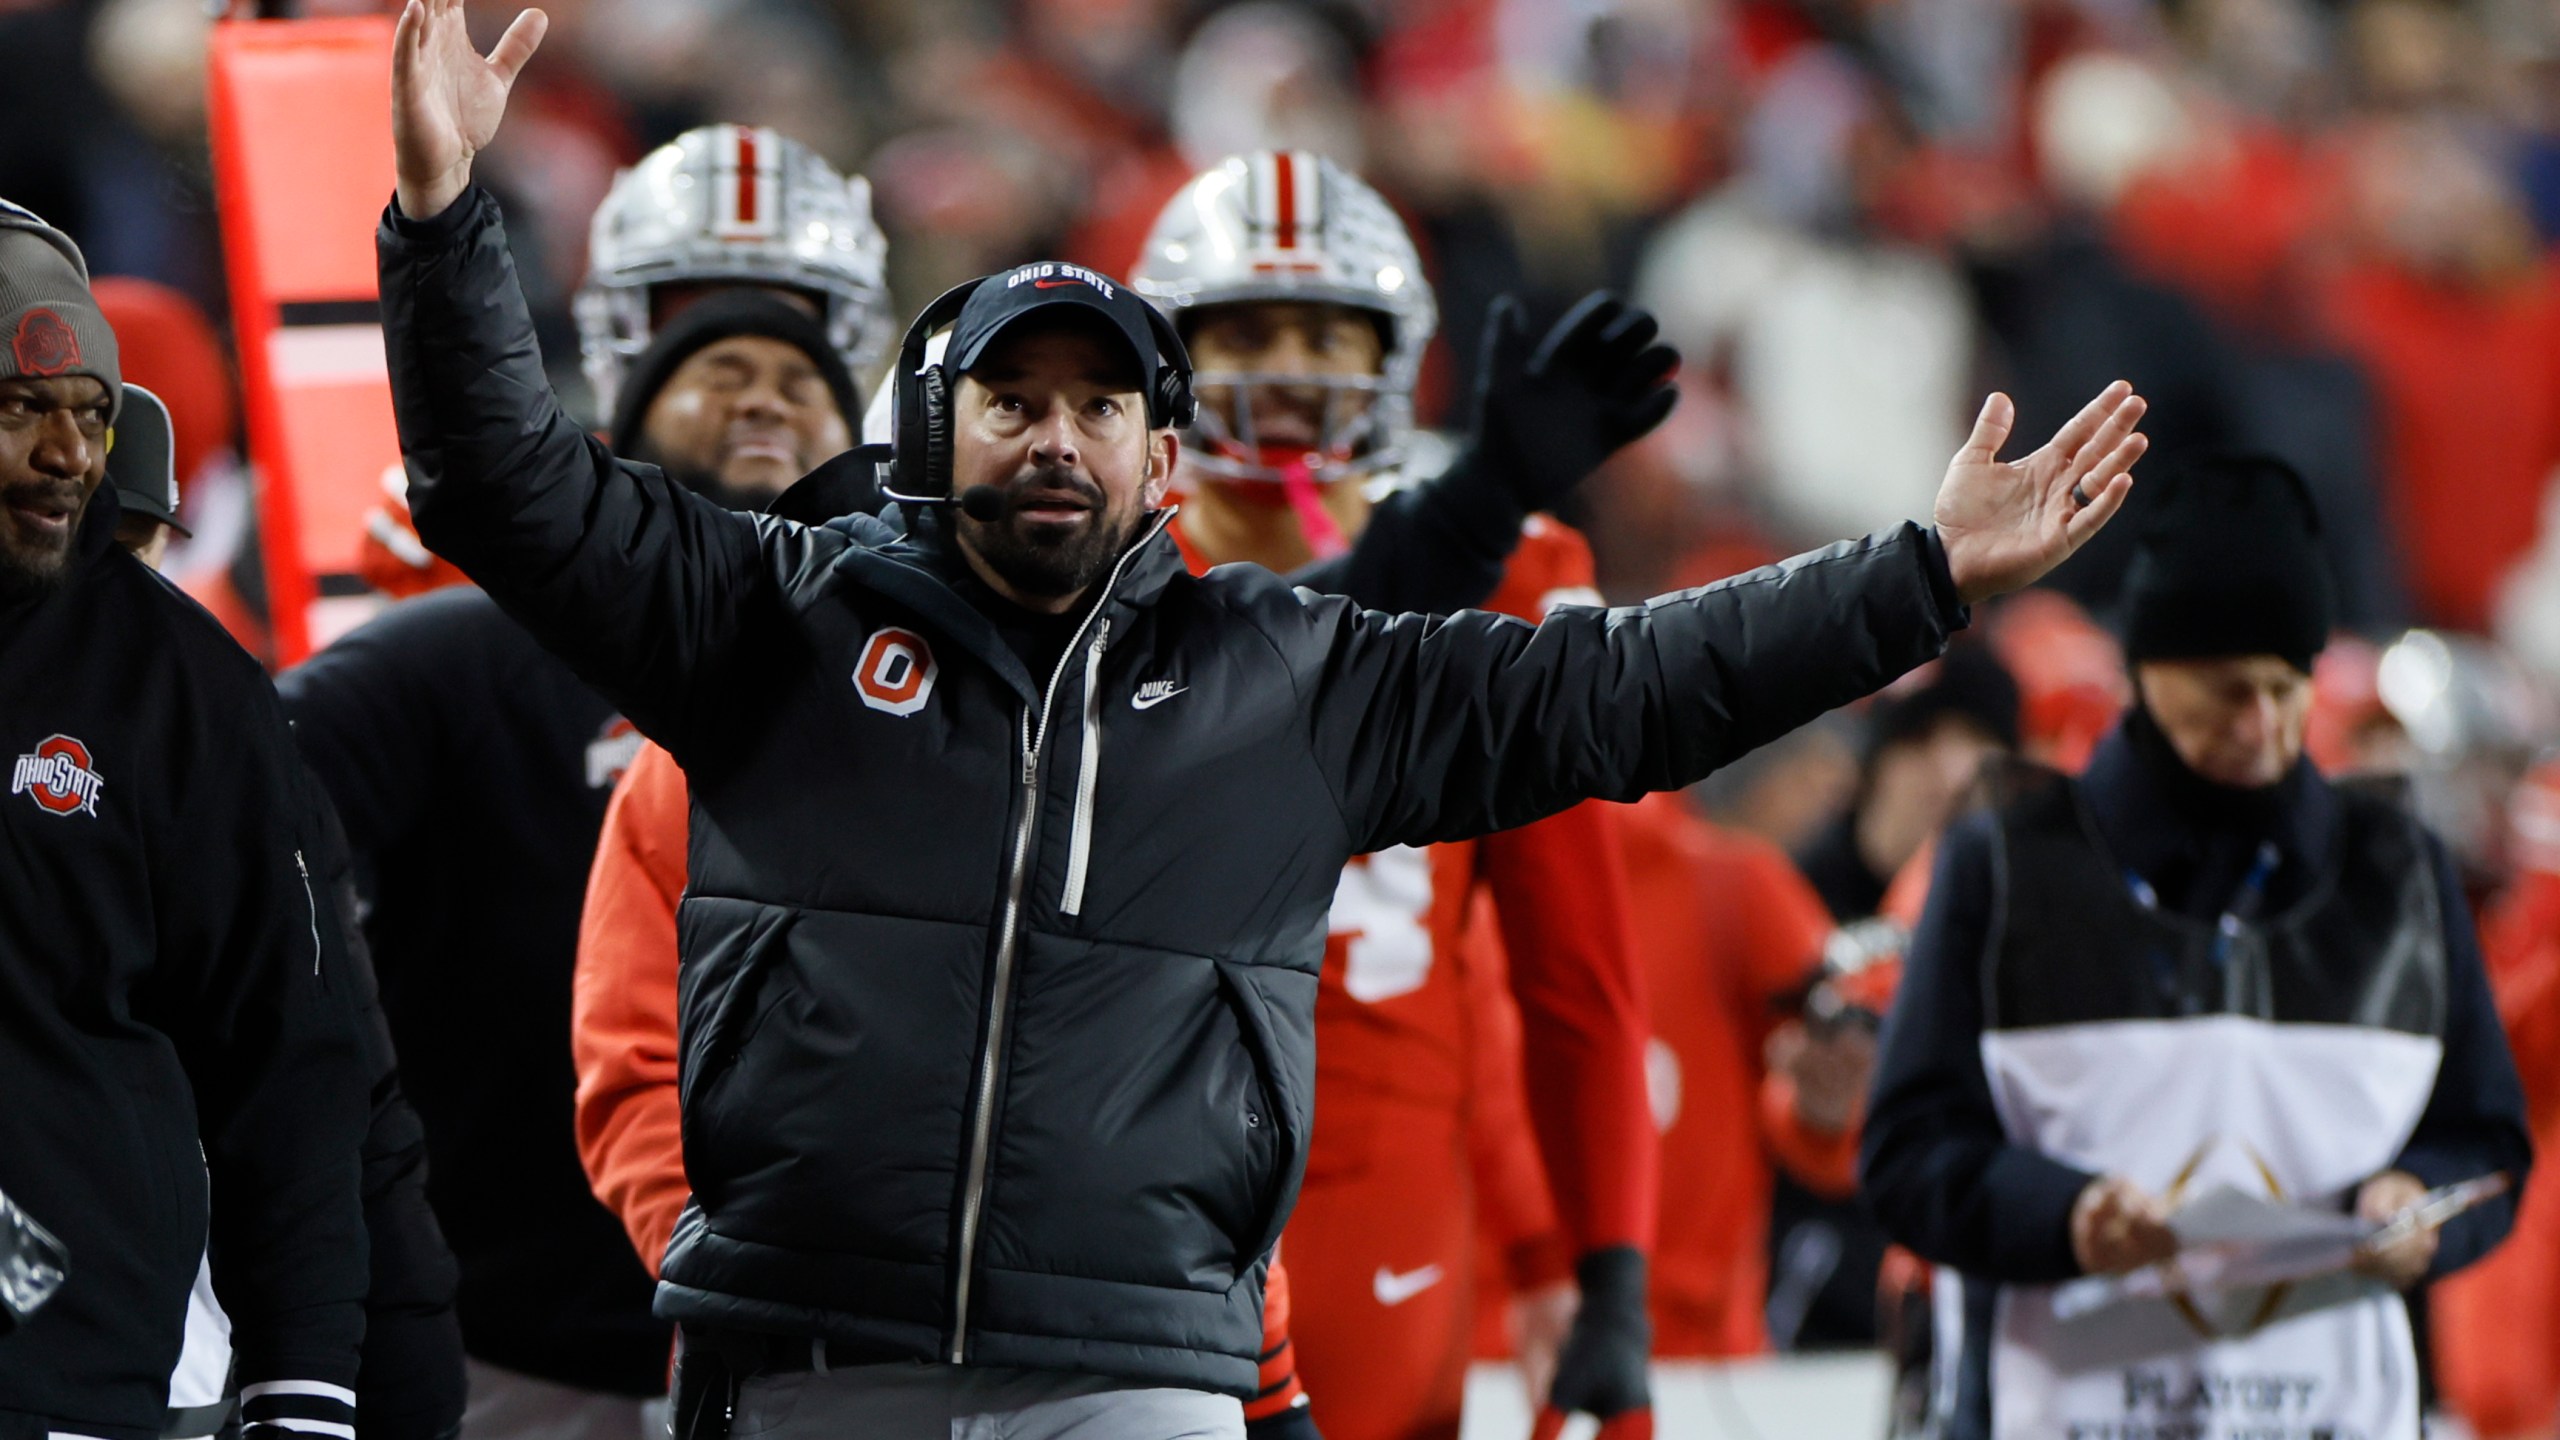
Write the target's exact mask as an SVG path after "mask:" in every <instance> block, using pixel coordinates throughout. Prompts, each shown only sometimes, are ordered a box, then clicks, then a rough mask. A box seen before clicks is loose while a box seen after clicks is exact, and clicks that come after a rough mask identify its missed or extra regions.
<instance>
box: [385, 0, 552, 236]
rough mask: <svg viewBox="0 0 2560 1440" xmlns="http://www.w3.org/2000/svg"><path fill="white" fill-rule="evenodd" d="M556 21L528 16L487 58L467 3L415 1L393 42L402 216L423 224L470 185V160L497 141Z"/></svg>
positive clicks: (394, 144) (394, 134) (535, 13)
mask: <svg viewBox="0 0 2560 1440" xmlns="http://www.w3.org/2000/svg"><path fill="white" fill-rule="evenodd" d="M550 28H551V18H550V17H549V16H547V15H545V14H543V13H542V12H541V11H539V10H527V11H525V12H524V13H523V14H521V15H518V16H517V17H516V18H515V23H514V24H512V25H509V26H508V27H507V33H506V34H504V35H501V36H499V37H498V43H497V46H496V48H494V49H492V50H491V51H490V52H489V54H488V58H486V59H483V58H481V55H480V52H479V51H477V50H475V49H473V48H472V46H471V33H470V31H469V30H468V29H466V28H465V27H464V25H463V19H462V0H409V3H408V4H407V5H405V6H403V7H402V8H401V11H400V29H399V32H398V33H397V34H396V35H395V36H394V37H393V38H392V41H391V148H392V150H393V152H394V154H395V157H396V159H395V165H396V172H395V173H396V175H397V179H398V185H399V195H400V213H402V214H403V215H406V216H408V217H409V218H410V219H412V220H424V219H426V218H428V217H429V216H432V215H437V214H440V213H442V212H443V210H444V208H445V207H446V206H448V205H450V204H452V203H453V202H454V200H455V199H456V198H458V197H459V196H460V195H461V194H462V192H463V191H464V190H465V189H467V188H469V186H470V184H471V158H472V157H473V156H475V155H477V154H479V153H480V150H481V147H482V146H485V145H487V144H488V143H489V142H490V140H492V139H494V138H495V137H496V136H497V133H498V122H499V121H500V120H501V119H503V118H505V116H506V113H507V92H508V91H509V90H512V89H514V88H515V83H516V75H517V74H518V72H520V71H522V70H523V69H524V62H526V61H527V60H530V59H532V58H533V52H534V51H535V50H536V49H537V48H539V47H540V46H541V44H542V35H543V32H544V31H546V30H548V29H550Z"/></svg>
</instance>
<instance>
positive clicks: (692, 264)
mask: <svg viewBox="0 0 2560 1440" xmlns="http://www.w3.org/2000/svg"><path fill="white" fill-rule="evenodd" d="M888 254H889V242H888V238H887V237H886V236H884V235H882V234H881V233H880V227H879V225H878V224H877V223H875V222H874V221H873V220H872V218H871V184H870V182H869V181H867V180H865V179H863V178H862V177H861V176H859V175H855V176H851V177H847V176H843V175H839V174H837V173H836V172H835V170H834V168H833V167H831V166H830V165H828V164H827V162H826V161H825V160H824V159H822V158H820V157H819V155H818V152H817V151H815V150H812V149H810V148H809V147H808V146H806V145H803V144H801V143H800V142H799V141H797V140H793V139H791V138H789V137H787V136H785V135H782V134H781V133H779V132H777V131H775V130H773V129H770V128H768V127H764V126H754V125H705V126H702V127H700V128H698V129H694V130H688V131H686V132H685V133H683V134H682V135H679V136H677V137H676V138H675V139H674V140H671V141H669V142H668V143H666V144H664V145H661V146H659V147H658V148H657V149H655V150H652V151H650V152H649V153H648V155H646V156H644V157H643V158H642V159H641V161H640V163H639V164H637V165H634V166H632V167H631V168H630V169H627V170H625V171H623V172H622V173H621V174H620V175H618V176H616V177H615V178H614V182H613V189H612V190H611V191H610V192H609V193H608V194H607V195H606V196H605V199H604V204H602V205H600V206H598V207H597V208H596V216H595V222H594V224H593V226H592V227H591V229H590V230H589V232H588V239H587V278H586V281H585V283H584V284H582V285H580V286H579V287H578V294H577V298H576V300H575V302H574V305H573V309H574V311H575V313H576V316H577V321H578V347H579V350H580V351H581V353H582V356H583V360H584V365H585V370H586V376H587V383H588V384H589V385H590V386H591V387H592V388H593V389H594V391H595V395H596V413H598V414H600V415H610V414H612V413H613V407H614V402H615V400H616V398H617V394H618V392H619V391H620V389H621V384H622V377H623V375H624V373H625V372H626V371H627V370H629V368H630V366H631V362H632V361H633V360H635V359H636V358H638V357H639V355H640V352H641V351H643V350H646V349H648V348H649V340H650V336H651V332H652V328H653V327H652V325H651V318H650V297H651V292H652V291H653V290H655V289H656V287H658V286H660V285H669V284H713V285H718V284H734V285H768V286H775V287H780V288H787V289H793V290H799V291H804V292H806V293H808V294H809V295H810V296H811V297H812V298H814V299H816V300H817V301H818V302H819V303H820V305H821V306H822V307H823V308H822V311H821V314H820V317H819V318H820V320H821V321H822V322H823V323H824V324H825V326H826V330H827V339H828V341H829V342H830V343H831V344H833V345H834V346H835V348H836V351H837V353H838V354H840V355H842V356H843V357H844V363H845V368H846V369H848V370H850V371H851V372H852V373H853V374H854V376H855V377H856V378H857V379H858V380H868V379H869V378H870V377H872V376H874V375H877V374H878V373H879V368H880V362H881V360H882V358H883V357H884V356H885V355H886V354H887V353H888V348H889V344H890V342H891V341H892V340H894V339H895V338H896V336H897V327H896V323H895V317H893V316H892V315H891V314H890V313H889V287H888V280H887V263H888ZM846 418H847V419H852V418H853V417H851V416H847V417H846Z"/></svg>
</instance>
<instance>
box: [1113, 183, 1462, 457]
mask: <svg viewBox="0 0 2560 1440" xmlns="http://www.w3.org/2000/svg"><path fill="white" fill-rule="evenodd" d="M1129 283H1130V284H1131V286H1133V287H1134V288H1135V289H1136V290H1137V291H1138V293H1139V294H1141V295H1144V296H1146V297H1147V298H1148V299H1150V300H1153V301H1154V302H1155V303H1156V304H1157V305H1158V306H1160V307H1162V308H1163V309H1164V310H1165V311H1166V313H1168V314H1169V315H1171V316H1172V317H1173V319H1174V322H1175V323H1176V324H1178V325H1179V324H1183V323H1184V319H1185V316H1186V314H1187V313H1188V312H1194V311H1198V310H1201V309H1204V308H1207V307H1210V306H1216V305H1231V304H1240V303H1246V302H1254V301H1273V300H1277V301H1303V302H1308V303H1317V304H1335V305H1344V306H1348V307H1351V308H1353V309H1356V310H1362V311H1366V312H1368V313H1370V314H1372V315H1376V316H1378V317H1380V318H1381V319H1382V320H1383V321H1384V322H1385V324H1384V333H1385V337H1386V353H1385V356H1384V363H1383V365H1382V366H1381V373H1380V374H1378V375H1375V376H1357V375H1344V376H1300V375H1276V374H1242V373H1235V372H1226V373H1220V372H1217V371H1210V370H1202V371H1199V372H1197V373H1195V374H1194V375H1193V377H1192V383H1193V385H1194V387H1195V390H1196V391H1199V392H1209V391H1214V390H1218V389H1220V388H1221V387H1224V388H1225V390H1226V392H1227V393H1228V394H1231V395H1233V396H1235V397H1236V398H1235V400H1234V403H1233V404H1231V405H1227V406H1221V405H1217V404H1212V403H1209V397H1208V395H1207V394H1206V393H1204V394H1203V403H1202V404H1201V406H1200V410H1199V418H1198V420H1197V421H1196V422H1195V423H1194V427H1193V428H1194V432H1195V433H1194V441H1195V443H1194V445H1193V448H1192V452H1191V454H1190V456H1189V457H1188V458H1189V459H1191V460H1192V461H1193V462H1194V463H1196V464H1198V465H1199V466H1200V468H1201V469H1202V470H1203V471H1205V472H1207V473H1209V474H1213V475H1217V476H1220V477H1222V478H1226V479H1236V480H1267V481H1275V482H1281V481H1287V480H1288V479H1289V478H1290V477H1291V475H1292V474H1293V473H1294V474H1296V475H1298V476H1300V477H1305V478H1313V479H1315V480H1318V481H1333V480H1346V479H1352V478H1355V477H1364V476H1368V475H1373V474H1376V473H1378V472H1380V471H1384V470H1388V469H1391V468H1394V467H1395V466H1397V465H1398V464H1399V463H1400V462H1401V461H1402V459H1403V458H1404V455H1405V451H1406V448H1407V446H1408V444H1409V442H1410V440H1411V438H1412V434H1413V427H1414V419H1413V392H1414V385H1415V382H1416V381H1417V380H1419V379H1420V378H1421V374H1422V352H1423V348H1424V347H1425V346H1426V345H1428V344H1430V342H1431V335H1432V332H1433V330H1434V329H1435V328H1437V326H1438V324H1439V310H1438V307H1437V306H1435V305H1434V304H1433V303H1432V298H1431V287H1430V286H1429V285H1428V284H1426V283H1425V282H1424V280H1423V278H1422V260H1421V257H1420V255H1418V254H1417V253H1416V252H1415V250H1414V246H1413V238H1412V237H1411V236H1410V235H1408V234H1406V233H1405V228H1404V222H1403V221H1401V220H1399V219H1397V218H1396V213H1395V211H1394V210H1393V209H1391V208H1389V207H1388V205H1387V202H1386V201H1385V200H1384V199H1383V198H1381V197H1380V196H1379V194H1378V192H1377V191H1375V190H1372V189H1370V188H1369V187H1368V186H1367V185H1365V184H1363V183H1361V181H1360V180H1359V179H1358V178H1357V177H1356V176H1354V175H1352V174H1351V172H1349V171H1348V170H1345V169H1343V168H1342V167H1341V166H1340V165H1337V164H1335V163H1334V162H1333V161H1331V160H1329V159H1326V158H1325V157H1323V156H1320V155H1316V154H1313V153H1311V152H1309V151H1304V150H1264V151H1259V152H1256V153H1253V154H1250V155H1236V156H1230V157H1228V158H1227V159H1225V160H1222V161H1220V162H1219V163H1217V164H1216V165H1213V166H1211V167H1209V168H1208V169H1207V170H1205V171H1202V172H1201V173H1200V174H1199V175H1197V176H1194V177H1193V178H1192V180H1191V183H1189V184H1188V185H1185V186H1184V187H1183V188H1182V190H1181V192H1180V193H1178V194H1176V195H1175V196H1174V197H1173V200H1172V202H1171V203H1170V204H1168V205H1166V206H1165V208H1164V212H1163V213H1162V214H1161V215H1159V216H1157V217H1156V224H1155V229H1154V230H1153V231H1151V232H1150V233H1149V234H1148V236H1147V243H1146V248H1145V249H1144V250H1143V251H1142V252H1141V253H1140V255H1139V259H1138V264H1137V268H1136V270H1135V271H1134V272H1132V273H1131V275H1130V277H1129ZM1186 333H1187V328H1186ZM1257 385H1274V386H1277V385H1286V386H1289V387H1292V388H1296V389H1302V390H1303V389H1304V388H1306V387H1309V386H1320V387H1322V388H1323V389H1325V390H1326V391H1327V394H1326V397H1325V407H1324V408H1325V414H1324V423H1323V425H1322V427H1321V434H1322V438H1321V440H1320V441H1319V443H1318V444H1317V446H1316V448H1315V449H1314V450H1312V451H1308V450H1303V449H1298V448H1296V447H1292V448H1291V450H1290V452H1289V453H1288V454H1285V455H1284V454H1279V453H1275V451H1274V450H1272V449H1271V448H1269V447H1265V446H1263V445H1261V444H1259V443H1258V442H1257V440H1256V438H1255V436H1254V435H1253V433H1252V430H1253V406H1252V404H1251V398H1250V397H1251V393H1252V387H1254V386H1257Z"/></svg>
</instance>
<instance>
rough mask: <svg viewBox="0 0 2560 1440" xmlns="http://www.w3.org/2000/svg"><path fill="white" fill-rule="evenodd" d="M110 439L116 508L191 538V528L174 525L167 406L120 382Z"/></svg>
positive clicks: (173, 462) (173, 449)
mask: <svg viewBox="0 0 2560 1440" xmlns="http://www.w3.org/2000/svg"><path fill="white" fill-rule="evenodd" d="M115 437H116V438H115V443H114V444H113V445H110V446H108V447H107V478H108V479H109V480H112V481H114V482H115V486H116V504H117V506H118V508H120V509H121V510H123V511H124V513H125V514H127V515H141V516H144V517H146V518H148V519H152V520H157V521H159V522H160V523H161V524H163V525H166V526H168V527H169V528H170V529H172V530H175V531H177V532H178V533H179V534H181V535H189V536H192V535H193V534H194V533H195V532H194V531H192V530H189V529H188V528H187V527H186V526H184V525H181V524H179V523H178V458H177V455H178V447H177V442H176V441H175V440H174V439H173V438H172V436H171V429H170V425H169V407H168V406H166V405H163V404H161V403H160V397H159V396H157V395H154V394H152V393H151V392H150V391H148V390H145V389H143V388H142V387H141V386H139V385H127V386H125V387H124V409H123V410H122V411H121V412H119V413H118V414H117V416H116V424H115Z"/></svg>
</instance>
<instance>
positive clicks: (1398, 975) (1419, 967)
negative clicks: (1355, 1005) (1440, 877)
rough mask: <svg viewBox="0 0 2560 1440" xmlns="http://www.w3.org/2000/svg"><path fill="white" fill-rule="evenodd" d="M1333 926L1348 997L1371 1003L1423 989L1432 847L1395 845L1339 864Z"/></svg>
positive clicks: (1428, 949) (1428, 963) (1427, 973)
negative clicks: (1342, 957)
mask: <svg viewBox="0 0 2560 1440" xmlns="http://www.w3.org/2000/svg"><path fill="white" fill-rule="evenodd" d="M1331 929H1332V934H1333V936H1334V938H1336V939H1339V940H1341V941H1343V942H1344V943H1343V950H1344V959H1343V967H1342V988H1343V989H1345V990H1347V991H1349V992H1350V994H1351V998H1352V999H1354V1000H1357V1001H1359V1002H1361V1003H1362V1004H1364V1005H1373V1004H1376V1003H1377V1002H1378V1001H1381V1000H1392V999H1394V998H1395V997H1396V996H1398V995H1410V994H1412V993H1413V992H1414V991H1416V990H1419V989H1421V988H1422V982H1424V981H1425V980H1428V979H1430V978H1431V852H1430V851H1429V850H1424V849H1418V848H1416V847H1414V846H1411V845H1398V846H1396V847H1394V848H1393V849H1389V850H1381V851H1379V852H1377V853H1376V854H1374V855H1363V856H1361V857H1360V858H1358V859H1356V860H1353V861H1352V862H1351V863H1350V864H1348V865H1345V866H1343V867H1342V880H1341V882H1340V883H1339V884H1337V885H1336V886H1335V887H1334V891H1333V915H1332V927H1331Z"/></svg>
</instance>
